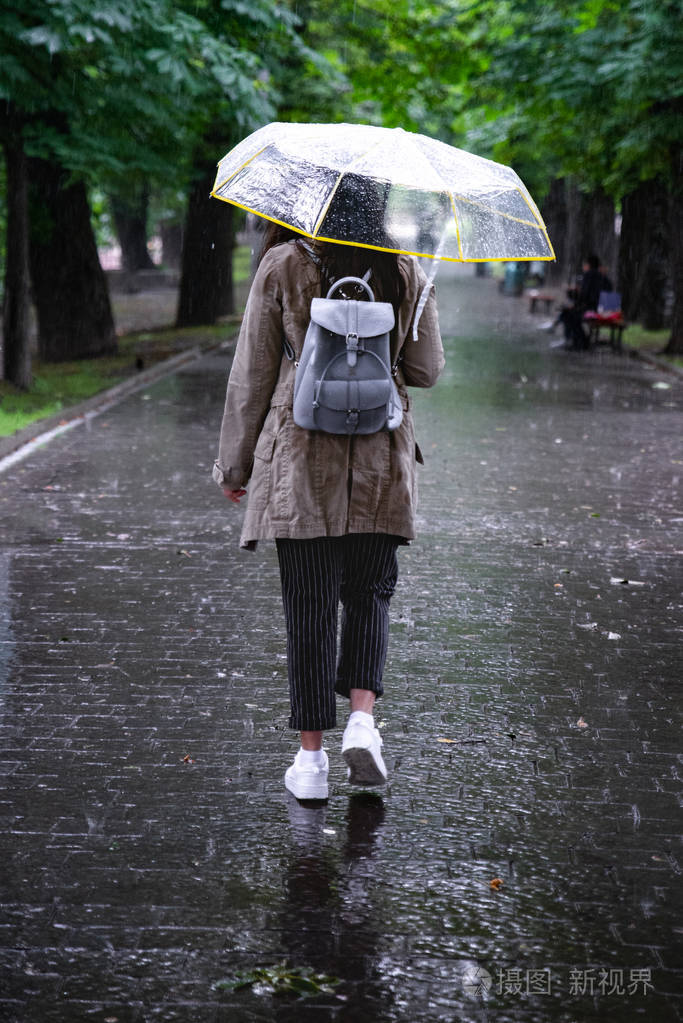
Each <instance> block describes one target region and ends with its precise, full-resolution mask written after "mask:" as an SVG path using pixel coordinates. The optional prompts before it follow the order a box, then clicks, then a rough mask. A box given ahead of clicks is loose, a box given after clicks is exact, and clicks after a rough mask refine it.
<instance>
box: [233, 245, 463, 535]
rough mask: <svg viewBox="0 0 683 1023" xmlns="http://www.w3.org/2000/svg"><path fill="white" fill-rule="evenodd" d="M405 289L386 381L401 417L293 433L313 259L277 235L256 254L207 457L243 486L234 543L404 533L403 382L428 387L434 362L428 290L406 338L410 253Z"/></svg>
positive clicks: (410, 520)
mask: <svg viewBox="0 0 683 1023" xmlns="http://www.w3.org/2000/svg"><path fill="white" fill-rule="evenodd" d="M399 269H400V272H401V274H402V275H403V278H404V282H405V288H406V295H405V299H404V301H403V303H402V305H401V308H400V310H399V316H398V329H397V330H396V331H395V332H394V335H392V337H393V343H392V358H393V359H394V361H395V359H396V355H397V353H398V351H399V350H400V351H402V354H403V358H402V361H401V363H400V366H399V369H398V374H397V380H396V382H397V384H398V388H399V393H400V394H401V397H402V400H403V409H404V413H403V422H402V424H401V426H400V427H399V428H398V429H397V430H393V431H391V432H386V431H383V432H380V433H373V434H368V435H364V436H356V437H348V436H341V435H338V434H330V433H322V432H320V431H313V430H303V429H301V428H300V427H298V426H296V424H295V423H294V420H293V418H292V402H293V394H294V375H295V372H296V365H295V362H292V361H290V360H288V359H287V358H286V357H284V354H283V338H284V337H286V338H287V340H288V341H289V343H290V344H291V346H292V348H293V349H294V352H295V355H296V359H297V360H298V358H299V357H300V355H301V350H302V348H303V344H304V336H305V334H306V329H307V326H308V323H309V319H310V305H311V299H312V298H313V297H314V296H316V295H319V294H320V281H319V271H318V267H317V266H316V264H315V263H314V261H313V260H312V259H311V258H310V256H309V255H308V254H307V253H306V251H305V250H304V249H303V248H302V246H300V245H298V244H297V243H296V242H286V243H284V244H282V245H278V246H276V247H275V248H273V249H270V250H269V252H267V253H266V255H265V256H264V258H263V260H262V261H261V265H260V267H259V269H258V271H257V273H256V276H255V278H254V283H253V285H252V288H251V291H250V294H249V299H248V302H247V308H246V311H245V314H244V320H243V322H242V328H241V330H240V335H239V340H238V342H237V348H236V351H235V357H234V360H233V364H232V370H231V372H230V378H229V380H228V389H227V394H226V400H225V412H224V415H223V424H222V426H221V435H220V445H219V451H218V458H217V460H216V463H215V465H214V469H213V478H214V480H215V481H216V483H218V484H219V485H220V486H227V487H229V488H230V489H231V490H238V489H240V488H241V487H244V486H246V485H247V484H248V485H249V486H248V493H247V510H246V515H245V518H244V526H243V529H242V536H241V540H240V543H241V546H242V547H253V546H255V541H257V540H264V539H273V538H275V537H292V538H299V539H305V538H310V537H315V536H341V535H343V534H345V533H390V534H395V535H398V536H402V537H405V538H406V539H411V538H412V537H414V535H415V507H416V501H417V481H416V475H417V466H416V463H417V462H421V461H422V457H421V455H420V451H419V448H418V447H417V445H416V443H415V436H414V430H413V419H412V415H411V411H410V407H411V401H410V398H409V396H408V394H407V392H406V389H405V385H406V384H410V385H412V386H413V387H431V386H432V385H433V384H434V383H435V381H436V379H437V377H438V375H439V373H440V372H441V370H442V368H443V365H444V357H443V347H442V344H441V335H440V333H439V324H438V317H437V312H436V299H435V296H434V291H433V289H432V291H431V293H430V295H429V298H428V300H427V304H426V306H425V308H424V311H423V313H422V316H421V318H420V321H419V325H418V340H417V341H413V340H412V325H413V318H414V314H415V309H416V305H417V302H418V299H419V297H420V293H421V291H422V289H423V287H424V285H425V284H426V277H425V275H424V272H423V271H422V269H421V267H420V266H419V264H418V262H417V260H416V259H414V258H413V257H411V256H400V257H399Z"/></svg>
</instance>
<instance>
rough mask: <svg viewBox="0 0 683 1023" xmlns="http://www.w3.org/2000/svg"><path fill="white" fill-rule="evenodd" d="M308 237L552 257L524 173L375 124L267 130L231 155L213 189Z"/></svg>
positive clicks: (467, 253) (421, 250)
mask: <svg viewBox="0 0 683 1023" xmlns="http://www.w3.org/2000/svg"><path fill="white" fill-rule="evenodd" d="M211 194H212V195H213V196H214V197H215V198H216V199H222V200H224V201H225V202H230V203H233V204H234V205H235V206H240V207H242V208H243V209H246V210H249V211H250V212H252V213H255V214H257V215H258V216H259V217H264V218H265V219H266V220H272V221H275V222H276V223H278V224H282V225H284V226H285V227H289V228H291V229H292V230H293V231H297V232H298V233H299V234H302V235H305V236H306V237H308V238H315V239H319V240H321V241H332V242H339V243H341V244H346V245H362V246H366V247H368V248H374V249H382V250H385V251H390V252H407V253H409V254H411V255H415V256H425V257H428V258H432V259H445V260H451V261H455V262H464V263H468V262H481V261H489V260H550V259H554V258H555V255H554V252H553V249H552V245H551V244H550V239H549V238H548V233H547V231H546V228H545V224H544V223H543V219H542V217H541V215H540V213H539V211H538V209H537V207H536V204H535V203H534V201H533V199H532V198H531V196H530V195H529V192H528V191H527V189H526V188H525V186H524V185H523V183H522V181H521V180H520V178H519V177H518V176H517V174H516V173H515V172H514V171H513V170H512V169H511V168H510V167H505V166H504V165H503V164H499V163H494V162H493V161H492V160H485V159H483V158H482V157H480V156H474V155H473V154H471V153H466V152H465V151H464V150H462V149H456V148H455V147H454V146H449V145H447V144H446V143H444V142H439V141H438V140H436V139H431V138H428V137H427V136H425V135H418V134H415V133H412V132H406V131H404V130H403V129H402V128H380V127H377V126H375V125H368V124H289V123H278V122H276V123H273V124H268V125H266V126H265V127H263V128H259V129H258V131H255V132H253V133H252V134H251V135H249V136H248V137H247V138H246V139H244V140H243V141H242V142H240V143H238V145H236V146H235V147H234V148H233V149H231V150H230V152H229V153H227V155H226V156H224V157H223V159H222V160H221V162H220V163H219V165H218V173H217V175H216V181H215V184H214V187H213V191H212V193H211Z"/></svg>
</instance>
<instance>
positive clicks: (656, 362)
mask: <svg viewBox="0 0 683 1023" xmlns="http://www.w3.org/2000/svg"><path fill="white" fill-rule="evenodd" d="M629 351H630V352H631V353H632V355H633V358H634V359H640V361H641V362H647V363H648V364H649V365H650V366H654V367H655V369H661V370H662V371H663V372H664V373H673V374H674V376H677V377H680V378H681V379H682V380H683V368H681V367H680V366H674V365H673V363H670V362H666V361H665V360H664V359H658V358H657V356H656V355H650V353H649V352H641V351H640V349H639V348H631V349H630V350H629Z"/></svg>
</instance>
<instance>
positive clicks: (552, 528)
mask: <svg viewBox="0 0 683 1023" xmlns="http://www.w3.org/2000/svg"><path fill="white" fill-rule="evenodd" d="M439 280H440V282H441V283H440V292H439V296H440V306H441V310H442V320H443V325H444V334H445V335H446V336H447V348H448V364H447V370H446V372H445V373H444V376H443V378H442V380H441V381H440V382H439V385H438V386H437V388H436V389H435V390H434V391H432V392H429V393H416V394H415V406H416V420H417V430H418V437H419V440H420V444H421V447H422V448H423V451H424V453H425V459H426V467H425V470H424V472H423V474H422V476H421V504H420V515H421V522H422V525H421V534H420V537H419V539H418V541H416V542H415V543H414V544H412V545H411V546H410V547H409V548H407V549H405V550H403V551H401V555H400V558H401V576H400V580H399V587H398V590H397V594H396V598H395V603H394V605H393V621H392V642H391V647H390V655H389V661H388V664H387V671H386V682H387V695H386V696H385V697H384V700H383V701H382V705H378V706H379V713H378V715H377V717H378V720H379V721H380V722H381V723H382V731H383V735H384V741H385V750H386V756H387V765H388V767H389V770H390V783H389V785H388V787H387V790H386V792H385V793H384V794H383V796H382V797H381V798H380V797H379V796H378V795H375V794H373V793H365V794H363V793H358V792H353V791H352V790H350V789H349V788H348V786H347V783H346V780H345V770H344V767H343V763H342V760H341V756H340V753H339V746H340V741H341V731H340V732H339V734H337V733H332V734H331V735H330V736H329V737H328V738H327V741H326V746H327V749H328V753H329V755H330V763H331V771H330V799H329V801H328V803H327V804H326V805H325V806H317V807H310V806H308V807H306V806H301V805H300V804H298V803H296V801H293V800H292V799H291V797H289V795H288V793H286V791H285V790H284V787H283V785H282V775H283V772H284V769H285V767H286V766H287V764H288V763H289V760H290V758H291V755H292V753H293V751H294V749H295V748H296V746H295V737H294V736H293V735H292V734H291V733H290V732H289V731H288V729H287V727H286V721H287V714H288V709H287V706H286V665H285V658H284V629H283V626H282V623H281V607H280V598H279V590H278V585H277V568H276V559H275V554H274V551H273V550H272V548H271V546H270V545H263V546H262V548H260V549H259V551H258V552H257V553H256V554H255V555H250V554H246V553H244V552H240V551H239V550H238V549H237V541H238V536H239V514H241V513H240V512H237V513H235V512H234V511H233V510H232V509H230V508H226V507H225V506H224V503H223V501H222V498H221V495H220V492H219V491H218V490H217V488H215V487H214V485H213V483H212V482H211V480H210V479H209V470H210V466H211V463H212V459H213V456H214V450H215V442H216V435H217V426H218V423H219V420H220V412H221V408H222V401H223V393H224V383H225V375H226V372H227V368H228V358H227V356H226V355H224V354H219V355H216V356H211V357H207V358H206V359H205V360H203V361H202V362H201V363H200V364H197V365H193V366H192V367H189V368H187V369H186V370H185V371H183V372H181V373H179V374H177V375H176V376H174V377H171V378H168V379H166V380H164V381H161V382H160V383H158V384H156V385H154V386H153V387H152V388H150V390H149V391H147V392H142V393H139V394H137V395H134V396H132V397H129V398H128V399H126V400H125V401H124V402H122V403H121V405H119V406H117V407H115V408H113V409H109V410H108V411H107V412H106V413H105V414H104V415H102V416H100V417H98V418H95V419H93V420H91V421H89V424H88V427H87V429H86V428H84V427H83V428H79V429H76V430H74V431H71V432H70V433H69V434H65V435H63V436H62V437H60V438H57V439H56V440H55V441H53V442H52V443H51V444H50V445H48V446H46V447H45V448H43V449H41V450H38V451H36V452H34V453H33V454H32V455H31V456H30V458H29V459H28V460H26V461H24V462H23V463H19V464H17V465H16V466H14V467H13V468H12V469H11V470H10V471H8V472H7V473H5V474H4V475H2V476H0V502H1V503H0V520H1V526H2V534H3V536H4V538H5V539H4V541H3V546H2V550H1V551H0V587H1V592H0V606H2V608H3V610H4V611H5V616H4V617H5V621H4V622H3V624H2V625H0V666H3V668H4V671H3V683H2V689H1V690H0V692H1V694H2V700H3V704H2V707H3V710H2V728H3V742H4V745H3V755H2V758H1V760H2V766H3V774H4V778H5V782H6V784H5V785H4V787H3V789H2V795H1V796H0V802H1V803H2V812H3V820H4V822H5V828H4V831H3V838H2V851H3V863H4V865H5V868H4V878H3V893H2V903H3V914H2V919H1V921H0V934H2V941H1V943H0V944H1V952H0V954H1V955H2V970H3V974H2V976H3V984H2V989H1V990H0V1016H1V1017H2V1018H3V1019H8V1020H12V1021H17V1023H19V1021H21V1023H34V1021H35V1023H37V1021H40V1023H54V1021H69V1023H70V1021H72V1020H80V1019H86V1018H87V1019H95V1020H107V1019H109V1020H114V1019H116V1020H120V1021H129V1020H130V1021H136V1023H137V1021H157V1020H159V1021H183V1023H185V1021H187V1020H190V1019H192V1020H202V1021H205V1020H207V1021H213V1020H217V1021H238V1023H243V1021H244V1023H251V1021H265V1020H278V1021H283V1023H289V1021H294V1020H296V1021H297V1023H298V1021H303V1023H305V1021H306V1020H309V1019H310V1020H316V1021H319V1020H330V1021H332V1020H334V1021H354V1023H355V1021H368V1023H369V1021H373V1023H374V1021H380V1023H385V1021H386V1023H398V1021H405V1023H423V1021H424V1023H427V1021H430V1023H431V1021H455V1020H465V1021H470V1020H472V1021H480V1020H481V1021H484V1020H486V1021H488V1020H491V1021H496V1023H507V1021H514V1023H574V1021H581V1023H583V1021H588V1023H591V1021H593V1020H602V1019H609V1020H614V1021H618V1023H626V1021H629V1023H630V1021H632V1020H635V1019H643V1020H646V1021H648V1023H649V1021H650V1020H652V1021H657V1023H659V1021H660V1020H661V1021H666V1020H676V1019H679V1018H680V1005H681V1002H680V994H681V966H680V954H679V952H678V949H679V948H680V921H681V897H680V890H681V883H680V880H681V879H680V848H679V844H680V831H681V828H680V795H681V770H682V765H681V744H680V734H681V731H680V724H681V718H680V693H681V679H682V677H683V671H682V670H681V656H680V637H681V615H680V611H681V567H680V566H681V561H680V552H681V548H682V542H681V523H682V522H683V510H682V507H681V499H680V492H681V491H680V475H681V464H682V461H681V460H682V455H681V446H680V437H681V409H682V407H683V388H682V387H681V383H680V381H679V380H678V379H677V378H676V377H674V376H667V375H665V374H662V373H661V372H659V371H658V370H656V369H652V368H650V367H646V366H643V365H642V364H640V363H638V362H634V361H632V360H629V359H628V358H626V357H618V356H616V355H614V354H613V353H611V352H610V351H608V350H604V349H601V350H599V351H596V352H592V353H588V354H585V355H584V354H579V355H574V354H572V353H568V352H564V351H561V350H558V349H553V348H551V347H550V345H549V340H548V337H547V335H539V332H538V331H536V329H535V321H533V320H532V319H531V318H530V317H528V316H527V315H526V313H525V312H521V311H520V309H521V307H520V305H519V303H518V302H517V300H514V299H509V298H502V297H501V296H499V295H498V293H497V292H496V291H495V289H494V287H493V284H492V282H491V281H487V280H480V279H474V278H473V277H472V278H470V277H469V276H463V275H460V274H453V273H451V274H450V275H449V273H448V272H445V273H444V274H440V277H439V279H438V281H439ZM482 296H483V298H484V300H482ZM661 384H668V385H669V386H667V387H662V386H655V385H661ZM496 878H497V879H499V880H500V882H502V883H501V884H498V885H495V886H492V885H491V881H493V880H494V879H496ZM277 963H286V964H288V965H289V966H290V967H292V968H297V967H311V968H314V969H315V970H316V971H319V972H321V973H325V974H330V975H332V976H333V977H335V978H338V979H339V981H340V983H339V985H338V986H336V987H335V988H334V991H333V993H331V994H321V995H318V996H316V997H310V998H303V999H301V1000H299V1001H294V1002H293V1001H291V999H289V998H282V999H273V998H272V996H264V995H260V994H258V993H257V992H256V991H254V990H252V989H250V988H246V989H244V990H235V991H230V990H226V989H221V988H220V987H216V984H217V983H218V982H220V981H221V979H224V978H226V977H232V976H235V975H236V974H237V973H239V972H240V971H245V970H247V971H248V970H250V969H254V968H256V967H259V966H272V965H274V964H277ZM3 1014H4V1015H3Z"/></svg>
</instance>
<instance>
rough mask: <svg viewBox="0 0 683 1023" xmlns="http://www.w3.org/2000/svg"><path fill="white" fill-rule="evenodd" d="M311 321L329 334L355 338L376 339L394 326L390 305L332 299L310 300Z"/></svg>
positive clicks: (392, 309)
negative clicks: (353, 336)
mask: <svg viewBox="0 0 683 1023" xmlns="http://www.w3.org/2000/svg"><path fill="white" fill-rule="evenodd" d="M311 320H312V321H313V323H317V324H318V326H320V327H324V328H325V330H329V331H331V332H332V333H333V334H341V336H342V337H346V335H347V334H358V336H359V337H379V336H380V335H381V334H388V333H389V332H390V331H391V330H392V329H393V326H394V322H395V320H394V307H393V306H392V305H391V303H390V302H356V301H355V300H353V299H346V300H344V301H340V300H339V299H335V298H314V299H313V301H312V302H311Z"/></svg>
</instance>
